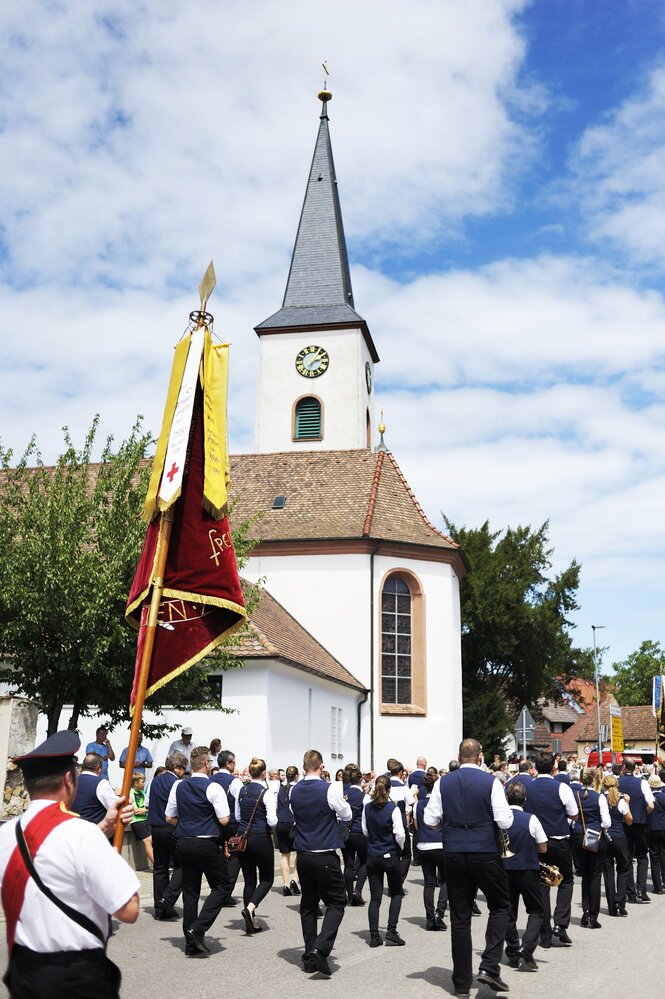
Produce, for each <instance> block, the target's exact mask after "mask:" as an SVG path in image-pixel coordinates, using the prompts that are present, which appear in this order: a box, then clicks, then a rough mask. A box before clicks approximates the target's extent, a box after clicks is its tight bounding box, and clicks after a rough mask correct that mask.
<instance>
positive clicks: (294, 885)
mask: <svg viewBox="0 0 665 999" xmlns="http://www.w3.org/2000/svg"><path fill="white" fill-rule="evenodd" d="M289 888H290V889H291V894H292V895H299V894H300V887H299V885H298V882H297V881H295V880H294V879H293V878H291V883H290V884H289Z"/></svg>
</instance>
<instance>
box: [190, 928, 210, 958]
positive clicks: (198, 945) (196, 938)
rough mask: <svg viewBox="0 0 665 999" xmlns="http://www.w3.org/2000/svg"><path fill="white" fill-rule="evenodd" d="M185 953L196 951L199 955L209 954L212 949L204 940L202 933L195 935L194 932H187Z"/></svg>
mask: <svg viewBox="0 0 665 999" xmlns="http://www.w3.org/2000/svg"><path fill="white" fill-rule="evenodd" d="M185 942H186V946H185V953H186V952H187V951H188V950H196V951H198V953H199V954H209V953H210V947H208V945H207V944H206V942H205V940H204V939H203V934H202V933H195V932H194V930H187V932H186V933H185Z"/></svg>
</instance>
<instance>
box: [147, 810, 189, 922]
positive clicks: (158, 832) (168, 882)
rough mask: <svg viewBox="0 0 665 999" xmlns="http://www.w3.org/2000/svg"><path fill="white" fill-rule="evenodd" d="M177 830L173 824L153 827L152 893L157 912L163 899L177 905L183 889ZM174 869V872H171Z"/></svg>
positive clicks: (167, 902)
mask: <svg viewBox="0 0 665 999" xmlns="http://www.w3.org/2000/svg"><path fill="white" fill-rule="evenodd" d="M176 843H177V840H176V838H175V830H174V829H173V827H172V826H153V827H152V851H153V855H154V862H153V866H152V895H153V900H154V903H155V912H156V913H158V914H159V911H160V909H161V902H162V899H163V900H164V901H165V902H166V904H167V905H175V903H176V902H177V901H178V899H179V898H180V892H181V891H182V871H181V870H180V861H179V860H178V856H177V853H176ZM171 869H173V874H171Z"/></svg>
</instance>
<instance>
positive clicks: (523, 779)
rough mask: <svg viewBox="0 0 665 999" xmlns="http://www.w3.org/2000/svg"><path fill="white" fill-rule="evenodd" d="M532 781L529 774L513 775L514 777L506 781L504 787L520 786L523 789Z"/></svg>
mask: <svg viewBox="0 0 665 999" xmlns="http://www.w3.org/2000/svg"><path fill="white" fill-rule="evenodd" d="M532 780H533V777H532V776H531V774H527V773H523V774H515V776H514V777H511V778H510V780H507V781H506V783H505V787H508V785H509V784H522V785H523V786H524V787H528V786H529V784H530V783H531V781H532Z"/></svg>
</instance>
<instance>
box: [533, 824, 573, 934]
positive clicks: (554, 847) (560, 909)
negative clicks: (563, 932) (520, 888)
mask: <svg viewBox="0 0 665 999" xmlns="http://www.w3.org/2000/svg"><path fill="white" fill-rule="evenodd" d="M542 859H543V860H544V862H545V863H546V864H554V865H555V866H556V867H558V868H559V870H560V871H561V874H562V875H563V881H562V882H561V884H560V885H559V887H558V888H557V891H556V904H555V906H554V925H555V926H561V927H563V929H566V927H568V926H570V909H571V905H572V901H573V889H574V887H575V878H574V876H573V857H572V853H571V850H570V843H569V841H568V839H549V840H548V841H547V853H546V854H545V856H544V857H543V858H542ZM540 887H541V893H542V896H543V929H542V934H543V937H544V938H546V939H548V940H551V938H552V903H551V901H550V892H551V891H552V889H551V888H548V886H547V885H545V884H541V886H540Z"/></svg>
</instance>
